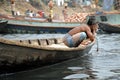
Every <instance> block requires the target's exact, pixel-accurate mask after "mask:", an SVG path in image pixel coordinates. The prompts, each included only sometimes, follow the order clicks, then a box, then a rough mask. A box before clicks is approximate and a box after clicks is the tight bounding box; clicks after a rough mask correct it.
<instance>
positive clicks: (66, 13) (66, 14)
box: [62, 6, 68, 20]
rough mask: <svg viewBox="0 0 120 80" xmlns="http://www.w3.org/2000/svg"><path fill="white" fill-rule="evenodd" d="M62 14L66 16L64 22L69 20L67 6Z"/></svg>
mask: <svg viewBox="0 0 120 80" xmlns="http://www.w3.org/2000/svg"><path fill="white" fill-rule="evenodd" d="M62 13H63V16H64V20H65V19H67V17H68V9H67V6H65V7H64V9H63V11H62Z"/></svg>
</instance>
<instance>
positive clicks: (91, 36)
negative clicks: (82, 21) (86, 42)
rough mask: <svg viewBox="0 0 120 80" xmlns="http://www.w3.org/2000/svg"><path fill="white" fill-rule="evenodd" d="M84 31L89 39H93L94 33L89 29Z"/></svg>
mask: <svg viewBox="0 0 120 80" xmlns="http://www.w3.org/2000/svg"><path fill="white" fill-rule="evenodd" d="M86 33H87V36H88V38H89V39H90V40H91V41H94V39H95V35H94V34H93V33H92V32H91V31H90V30H87V32H86Z"/></svg>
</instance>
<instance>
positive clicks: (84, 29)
mask: <svg viewBox="0 0 120 80" xmlns="http://www.w3.org/2000/svg"><path fill="white" fill-rule="evenodd" d="M97 29H98V25H97V22H96V20H95V17H90V19H89V20H88V22H87V24H83V25H81V26H79V27H75V28H73V29H72V30H70V31H69V32H68V33H67V34H66V35H65V37H64V38H63V42H64V44H65V45H67V46H68V47H77V46H79V45H80V44H84V45H87V44H88V43H89V42H91V41H94V39H95V36H96V31H97ZM84 39H89V41H88V42H84V43H82V41H83V40H84Z"/></svg>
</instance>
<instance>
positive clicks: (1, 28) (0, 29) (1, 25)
mask: <svg viewBox="0 0 120 80" xmlns="http://www.w3.org/2000/svg"><path fill="white" fill-rule="evenodd" d="M7 22H8V21H3V20H0V33H3V31H4V28H5V26H6V25H7Z"/></svg>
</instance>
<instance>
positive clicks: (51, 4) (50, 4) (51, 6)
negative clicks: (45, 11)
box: [48, 0, 54, 9]
mask: <svg viewBox="0 0 120 80" xmlns="http://www.w3.org/2000/svg"><path fill="white" fill-rule="evenodd" d="M53 5H54V3H53V1H52V0H50V1H49V3H48V6H49V8H50V9H52V8H53Z"/></svg>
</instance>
